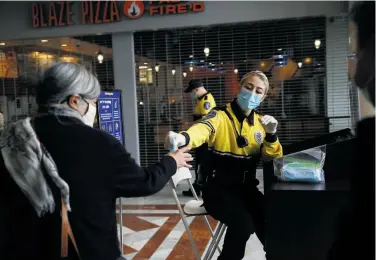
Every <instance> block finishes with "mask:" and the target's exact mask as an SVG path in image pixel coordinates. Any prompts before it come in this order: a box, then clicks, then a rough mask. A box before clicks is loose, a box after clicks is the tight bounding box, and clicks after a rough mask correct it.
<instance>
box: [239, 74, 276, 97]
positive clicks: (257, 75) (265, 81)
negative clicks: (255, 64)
mask: <svg viewBox="0 0 376 260" xmlns="http://www.w3.org/2000/svg"><path fill="white" fill-rule="evenodd" d="M254 76H256V77H258V78H259V79H261V80H262V82H263V83H264V84H265V87H266V88H265V95H266V94H267V93H268V91H269V80H268V77H267V76H266V75H265V74H264V73H263V72H262V71H259V70H254V71H251V72H248V73H247V74H245V75H244V76H243V78H242V79H241V80H240V86H243V83H244V81H246V80H247V78H249V77H254Z"/></svg>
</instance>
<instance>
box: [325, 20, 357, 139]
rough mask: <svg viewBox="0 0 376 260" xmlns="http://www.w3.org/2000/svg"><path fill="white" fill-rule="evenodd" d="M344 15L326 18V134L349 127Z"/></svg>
mask: <svg viewBox="0 0 376 260" xmlns="http://www.w3.org/2000/svg"><path fill="white" fill-rule="evenodd" d="M348 40H349V38H348V21H347V17H346V16H338V17H328V18H327V23H326V108H327V110H326V111H327V117H328V118H329V123H330V125H329V130H330V132H333V131H338V130H341V129H344V128H352V113H351V105H350V95H351V94H350V89H349V87H350V86H349V76H348V66H347V56H348Z"/></svg>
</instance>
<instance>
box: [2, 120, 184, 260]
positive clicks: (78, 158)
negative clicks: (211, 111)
mask: <svg viewBox="0 0 376 260" xmlns="http://www.w3.org/2000/svg"><path fill="white" fill-rule="evenodd" d="M35 129H36V132H37V135H38V137H39V139H40V141H41V142H42V143H43V144H44V146H45V147H46V148H47V150H48V151H49V153H50V154H51V156H52V158H53V159H54V161H55V163H56V165H57V169H58V171H59V174H60V176H61V177H62V178H63V179H64V180H65V181H66V182H67V183H68V185H69V187H70V202H71V208H72V211H71V213H69V218H70V223H71V226H72V229H73V233H74V235H75V238H76V242H77V245H78V248H79V251H80V254H81V257H82V259H83V260H115V259H117V258H118V257H119V256H120V249H119V244H118V237H117V226H116V208H115V201H116V198H119V197H138V196H148V195H151V194H154V193H156V192H158V191H159V190H161V189H162V188H163V187H164V186H165V185H166V183H167V182H168V180H169V179H170V178H171V176H172V175H173V174H174V173H175V172H176V169H177V168H176V162H175V160H174V159H173V158H172V157H170V156H165V157H164V158H163V159H162V160H161V161H160V163H158V164H156V165H153V166H150V167H148V168H146V169H143V168H141V167H140V166H138V165H137V163H136V162H135V161H134V160H133V159H132V158H131V156H130V154H129V153H128V152H127V151H126V149H125V148H124V147H123V146H122V145H121V144H120V142H119V141H118V140H117V139H115V138H114V137H112V136H110V135H109V134H107V133H105V132H103V131H100V130H97V129H93V128H91V127H88V126H86V125H84V124H83V123H81V122H80V121H79V120H77V119H73V118H68V117H59V119H58V118H56V117H54V116H45V117H42V118H37V119H36V120H35ZM0 157H1V156H0ZM0 160H1V161H0V207H1V208H0V259H4V260H5V259H6V260H10V259H26V257H27V259H31V258H36V259H59V256H60V237H61V218H60V206H61V204H60V194H59V192H58V190H57V187H55V186H53V185H52V184H51V186H52V191H53V193H54V196H55V201H56V209H55V213H54V214H48V215H46V216H44V217H43V218H38V217H37V215H36V213H35V211H34V209H33V208H32V207H31V204H30V203H29V201H28V200H27V199H26V197H25V196H24V195H23V193H22V192H21V190H20V189H19V188H18V186H17V185H16V184H15V182H14V181H13V180H12V179H11V178H10V176H9V174H8V173H7V171H6V169H5V166H4V162H3V160H2V158H0ZM70 246H72V245H70ZM69 252H70V258H71V259H75V257H72V255H73V254H74V252H75V251H74V248H73V247H70V249H69Z"/></svg>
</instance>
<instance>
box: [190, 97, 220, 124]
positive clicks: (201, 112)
mask: <svg viewBox="0 0 376 260" xmlns="http://www.w3.org/2000/svg"><path fill="white" fill-rule="evenodd" d="M214 107H216V104H215V100H214V97H213V95H212V94H211V93H209V92H208V93H206V94H205V95H203V96H202V97H199V98H198V100H197V105H196V108H195V111H194V113H193V120H194V121H197V120H200V119H202V118H203V117H205V116H206V115H207V114H208V113H209V112H210V110H212V109H213V108H214Z"/></svg>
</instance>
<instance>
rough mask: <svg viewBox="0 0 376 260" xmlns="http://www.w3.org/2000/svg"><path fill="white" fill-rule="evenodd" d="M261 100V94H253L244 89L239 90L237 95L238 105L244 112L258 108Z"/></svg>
mask: <svg viewBox="0 0 376 260" xmlns="http://www.w3.org/2000/svg"><path fill="white" fill-rule="evenodd" d="M262 98H263V95H262V94H255V93H253V92H251V91H250V90H247V89H246V88H241V90H240V93H239V94H238V102H239V105H240V107H241V108H242V109H243V110H244V111H249V110H252V109H255V108H256V107H258V106H260V103H261V101H262Z"/></svg>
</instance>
